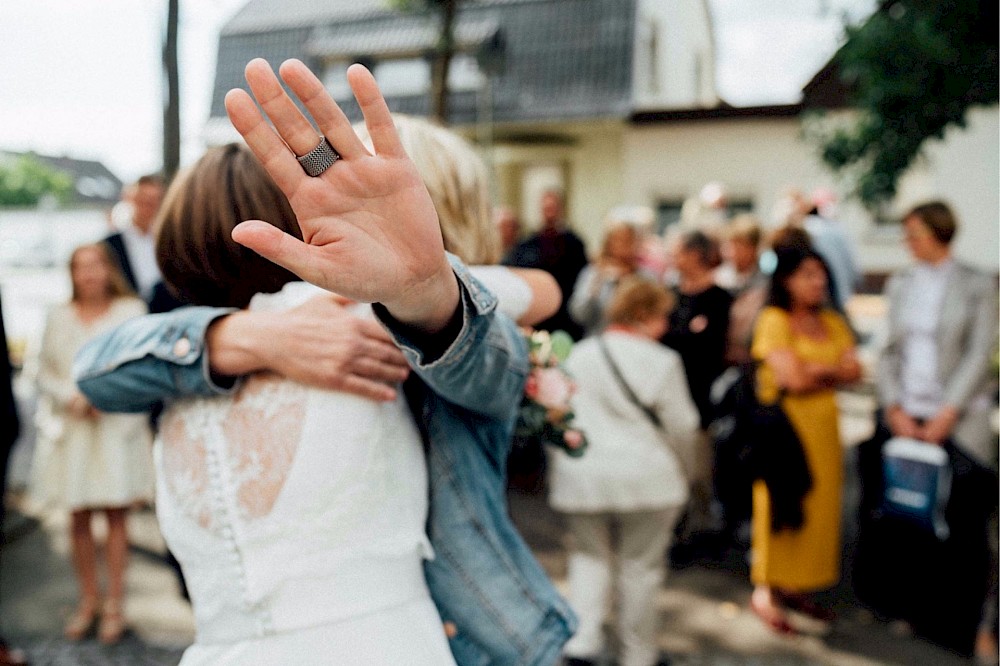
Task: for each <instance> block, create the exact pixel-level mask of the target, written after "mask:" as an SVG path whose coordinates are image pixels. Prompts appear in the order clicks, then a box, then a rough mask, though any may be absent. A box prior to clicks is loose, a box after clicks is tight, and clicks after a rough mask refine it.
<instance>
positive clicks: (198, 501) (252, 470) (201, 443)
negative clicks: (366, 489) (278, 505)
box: [161, 375, 306, 530]
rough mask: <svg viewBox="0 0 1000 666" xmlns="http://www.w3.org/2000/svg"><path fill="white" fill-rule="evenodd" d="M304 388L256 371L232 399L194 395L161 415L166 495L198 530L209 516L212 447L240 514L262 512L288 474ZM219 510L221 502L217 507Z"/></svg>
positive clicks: (210, 524) (208, 525) (249, 517)
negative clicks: (172, 496)
mask: <svg viewBox="0 0 1000 666" xmlns="http://www.w3.org/2000/svg"><path fill="white" fill-rule="evenodd" d="M305 402H306V391H305V389H304V388H303V387H301V386H299V385H297V384H294V383H292V382H289V381H286V380H283V379H281V378H280V377H277V376H274V375H255V376H253V377H251V378H249V379H247V381H246V382H245V383H244V384H243V386H242V388H241V389H240V391H239V392H238V393H237V394H236V395H235V397H233V398H212V399H205V400H195V401H191V402H188V403H184V404H181V405H178V406H176V407H175V408H173V409H170V410H168V411H167V413H166V414H165V415H164V419H163V424H162V428H161V437H162V439H163V444H164V446H163V466H164V472H165V477H166V482H167V487H168V488H169V490H170V492H171V494H173V495H174V497H175V498H176V500H177V502H178V505H179V506H180V507H181V509H182V510H183V512H184V513H185V514H187V515H188V516H190V517H191V518H192V519H194V520H195V521H197V523H198V525H200V526H201V527H202V528H203V529H207V530H213V528H215V527H216V525H215V524H214V521H213V519H212V516H213V513H214V512H213V507H212V498H213V496H214V495H213V489H212V488H211V487H210V485H211V483H212V482H213V481H214V482H215V483H222V482H223V481H222V479H214V480H213V479H211V478H210V476H211V475H210V470H211V469H212V466H211V464H210V461H209V455H210V453H211V454H213V455H214V456H217V460H218V462H219V463H220V464H221V465H223V466H224V468H225V472H226V474H225V476H226V477H227V478H228V483H227V486H229V488H228V489H223V493H222V494H223V495H228V494H232V495H234V496H235V504H236V508H237V511H238V512H239V518H240V519H241V520H243V521H247V522H250V521H253V520H255V519H260V518H263V517H265V516H267V515H268V514H269V513H270V512H271V510H272V509H273V508H274V504H275V502H276V501H277V499H278V496H279V495H280V494H281V490H282V488H283V487H284V485H285V482H286V480H287V479H288V474H289V472H290V471H291V468H292V463H293V462H294V461H295V453H296V451H297V449H298V445H299V440H300V438H301V434H302V420H303V416H304V414H305V407H306V405H305ZM219 508H221V507H219Z"/></svg>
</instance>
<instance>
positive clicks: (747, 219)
mask: <svg viewBox="0 0 1000 666" xmlns="http://www.w3.org/2000/svg"><path fill="white" fill-rule="evenodd" d="M761 236H762V234H761V225H760V220H758V219H757V216H756V215H752V214H750V213H741V214H739V215H737V216H736V217H734V218H733V221H732V222H730V223H729V228H728V229H727V230H726V238H727V239H728V240H730V241H743V242H744V243H746V244H747V245H752V246H754V247H760V241H761Z"/></svg>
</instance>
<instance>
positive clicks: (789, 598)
mask: <svg viewBox="0 0 1000 666" xmlns="http://www.w3.org/2000/svg"><path fill="white" fill-rule="evenodd" d="M778 598H780V599H781V602H782V603H783V604H785V605H786V606H788V607H789V608H791V609H792V610H795V611H799V612H800V613H804V614H806V615H808V616H809V617H811V618H813V619H814V620H819V621H820V622H827V623H829V622H833V621H834V620H836V619H837V615H836V613H834V612H833V611H832V610H830V609H828V608H823V607H822V606H820V605H819V604H817V603H816V602H815V601H813V600H812V599H810V598H809V597H807V596H806V595H804V594H788V593H785V592H779V593H778Z"/></svg>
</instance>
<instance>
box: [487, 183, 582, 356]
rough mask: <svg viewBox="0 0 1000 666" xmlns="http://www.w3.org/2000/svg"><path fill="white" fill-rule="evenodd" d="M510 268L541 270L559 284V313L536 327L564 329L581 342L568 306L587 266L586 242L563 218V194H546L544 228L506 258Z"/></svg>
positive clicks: (519, 245) (580, 328)
mask: <svg viewBox="0 0 1000 666" xmlns="http://www.w3.org/2000/svg"><path fill="white" fill-rule="evenodd" d="M503 263H504V264H505V265H507V266H517V267H520V268H540V269H542V270H543V271H546V272H547V273H550V274H551V275H552V277H554V278H555V279H556V282H558V283H559V288H560V289H562V304H561V305H560V306H559V310H558V312H556V313H555V314H554V315H552V317H550V318H549V319H546V320H545V321H543V322H541V323H539V324H538V326H536V328H538V329H540V330H544V331H557V330H563V331H566V332H567V333H569V334H570V335H571V336H573V339H574V340H579V339H580V338H581V337H582V336H583V328H582V327H581V326H580V325H579V324H577V323H576V322H575V321H573V319H572V317H570V316H569V311H568V310H567V304H568V303H569V301H570V297H571V296H572V295H573V288H574V287H575V286H576V279H577V277H579V275H580V271H582V270H583V268H584V267H585V266H586V265H587V251H586V249H585V248H584V245H583V241H581V240H580V237H579V236H577V235H576V234H574V233H573V232H572V231H570V230H569V229H568V228H567V227H566V222H565V220H564V219H563V195H562V193H561V192H559V191H557V190H548V191H546V192H545V193H544V194H543V195H542V228H541V230H540V231H538V233H536V234H533V235H532V236H529V237H528V238H526V239H525V240H523V241H521V242H520V243H518V244H517V245H516V246H515V247H514V249H513V250H511V251H510V254H509V255H507V257H506V258H505V259H504V261H503Z"/></svg>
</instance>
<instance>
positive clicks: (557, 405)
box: [529, 368, 573, 410]
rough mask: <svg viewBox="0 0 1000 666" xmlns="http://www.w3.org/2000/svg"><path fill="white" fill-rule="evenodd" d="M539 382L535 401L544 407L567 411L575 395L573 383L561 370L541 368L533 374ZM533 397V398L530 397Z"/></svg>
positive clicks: (534, 397)
mask: <svg viewBox="0 0 1000 666" xmlns="http://www.w3.org/2000/svg"><path fill="white" fill-rule="evenodd" d="M532 375H533V376H534V377H536V378H537V381H538V393H537V395H536V396H533V399H534V400H535V401H536V402H538V403H539V404H540V405H542V406H543V407H547V408H549V409H555V410H565V409H567V408H568V407H569V398H570V396H571V395H573V382H572V381H571V380H570V379H569V377H567V376H566V375H565V373H563V371H562V370H560V369H559V368H541V369H539V370H536V371H535V372H533V373H532ZM529 397H532V396H529Z"/></svg>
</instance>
